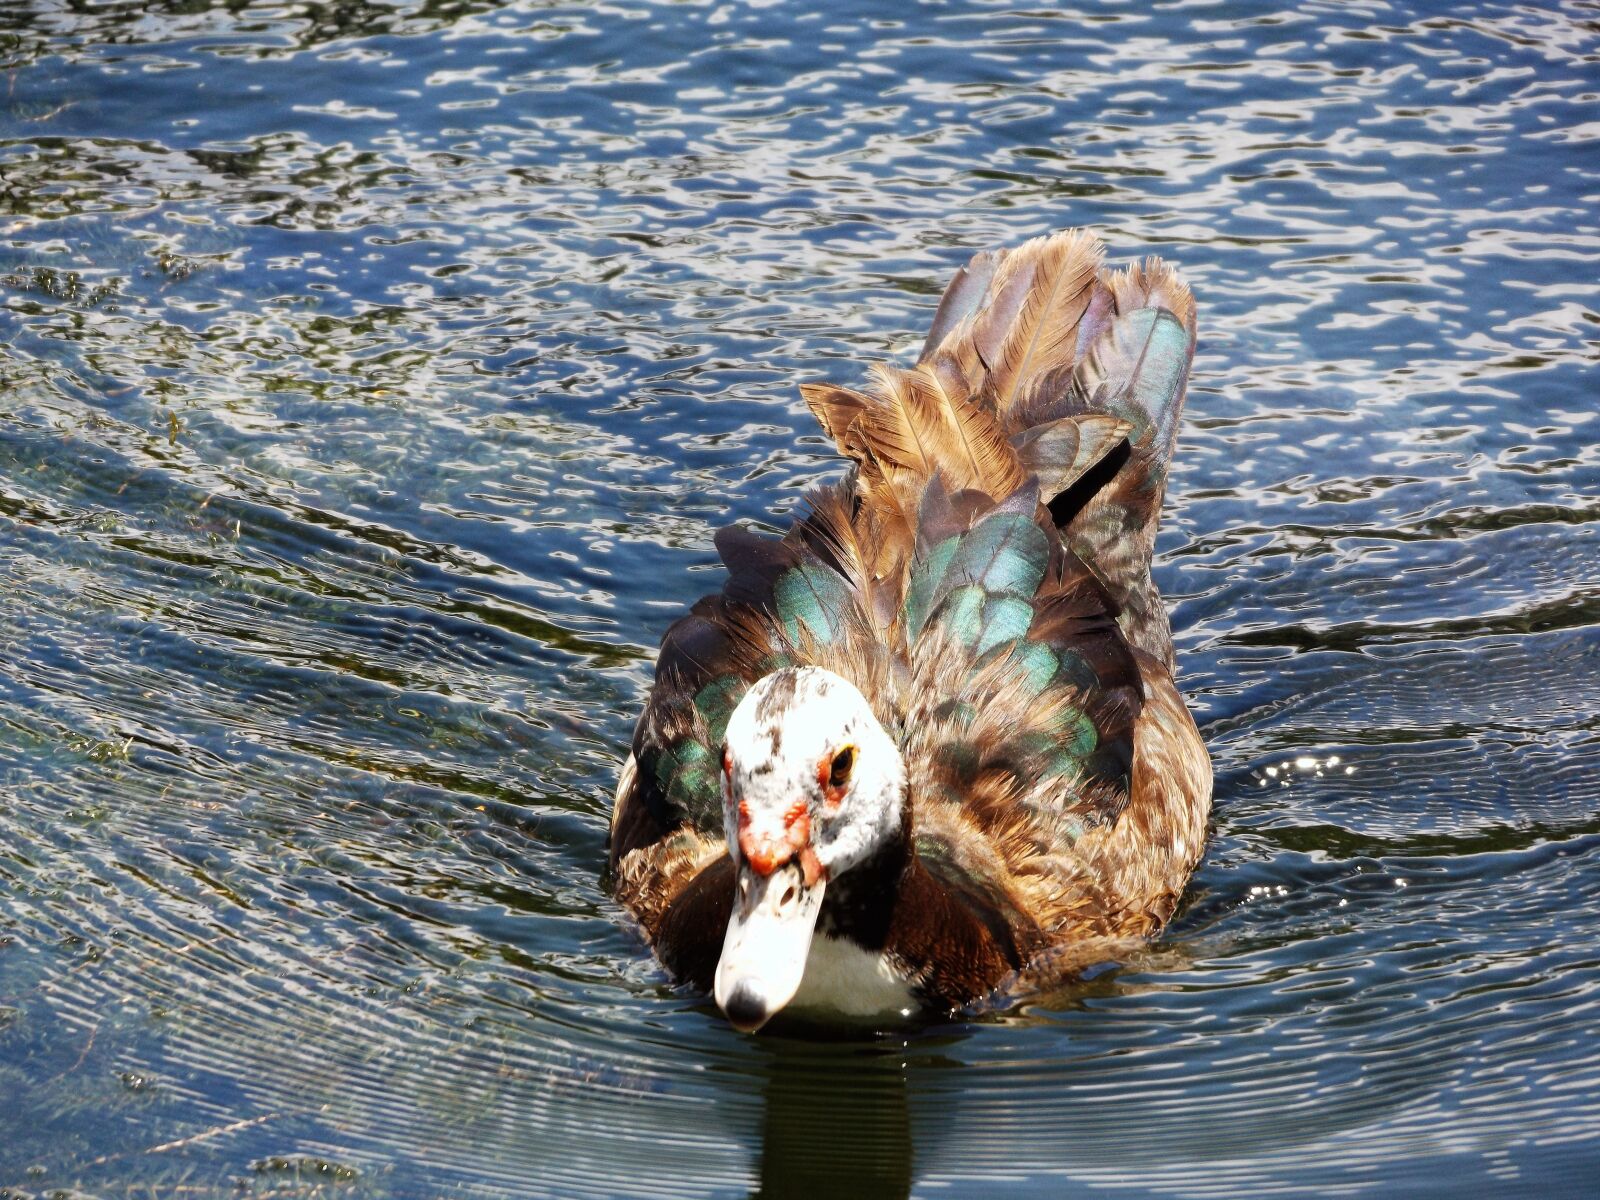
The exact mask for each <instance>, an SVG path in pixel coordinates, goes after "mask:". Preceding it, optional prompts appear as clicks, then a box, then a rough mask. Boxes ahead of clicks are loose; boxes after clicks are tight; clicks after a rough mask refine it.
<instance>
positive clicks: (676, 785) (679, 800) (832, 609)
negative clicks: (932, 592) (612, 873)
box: [611, 526, 861, 862]
mask: <svg viewBox="0 0 1600 1200" xmlns="http://www.w3.org/2000/svg"><path fill="white" fill-rule="evenodd" d="M716 543H717V550H718V553H719V554H720V555H721V557H722V560H723V563H724V565H725V566H726V567H727V569H728V578H727V581H726V582H725V584H724V585H723V590H722V594H721V595H717V596H708V597H706V598H704V599H702V600H701V601H699V603H697V604H696V605H695V606H694V608H693V609H692V610H691V611H690V613H689V615H688V616H686V617H684V618H682V619H681V620H679V621H677V622H676V623H675V624H673V626H672V627H671V628H670V629H668V630H667V634H666V637H665V638H664V639H663V640H662V643H661V652H660V654H659V656H658V657H657V659H656V681H655V686H654V687H653V688H652V690H651V693H650V700H649V703H648V704H647V705H646V706H645V710H644V712H643V714H642V715H641V716H640V718H639V723H638V725H637V726H636V727H635V730H634V736H633V744H632V752H633V757H634V762H635V767H636V770H635V773H634V784H633V786H634V789H635V795H633V796H632V797H630V802H629V804H628V805H627V806H626V811H627V813H628V820H627V821H626V822H625V823H621V824H619V826H618V827H617V828H615V829H614V830H613V834H612V847H611V855H612V861H613V862H616V861H617V860H618V859H620V858H621V856H622V855H624V854H626V853H627V852H628V851H629V850H630V849H633V848H635V847H636V846H641V845H647V844H649V843H651V842H654V841H656V840H659V839H660V838H661V837H663V836H665V835H667V834H669V833H671V832H672V831H674V830H676V829H679V828H681V827H682V826H685V825H687V826H690V827H692V828H694V829H696V830H699V831H700V832H702V833H706V834H712V835H716V834H720V832H721V830H722V795H721V784H720V781H719V778H718V775H719V771H720V769H721V755H722V742H723V738H724V736H725V734H726V732H727V727H728V719H729V718H730V717H731V716H732V715H733V710H734V709H735V708H736V707H738V704H739V701H741V700H742V699H744V695H745V693H746V692H747V691H748V690H749V689H750V685H751V684H753V683H754V682H755V681H756V680H758V679H760V678H761V677H762V676H763V675H767V674H770V673H771V672H773V671H776V670H780V669H781V668H783V667H786V666H793V665H795V664H796V663H799V662H802V661H805V660H806V655H808V654H812V655H814V654H816V653H817V652H818V651H819V650H822V651H825V650H826V649H827V648H828V647H830V646H833V645H835V644H837V643H838V642H839V641H840V640H841V639H842V638H844V637H845V636H846V631H847V629H848V628H849V627H850V624H851V623H852V622H855V623H858V624H859V623H861V615H860V613H861V604H860V597H859V596H858V595H857V593H856V591H855V589H854V588H853V587H852V584H851V583H850V581H849V580H847V579H846V578H845V577H844V576H843V575H842V574H841V573H840V571H839V569H838V568H837V567H836V566H835V565H834V564H833V563H831V562H829V561H827V560H826V559H824V558H823V557H821V556H820V555H819V554H817V553H816V552H815V550H814V549H813V548H812V547H811V546H810V545H809V544H808V543H807V542H806V540H805V538H804V537H802V536H800V535H799V533H796V534H795V535H793V536H790V537H788V538H785V539H783V540H781V541H780V540H777V539H773V538H764V537H761V536H760V535H758V534H755V533H751V532H750V531H748V530H745V529H742V528H739V527H737V526H730V527H729V528H727V529H724V530H721V531H720V532H719V533H718V534H717V537H716Z"/></svg>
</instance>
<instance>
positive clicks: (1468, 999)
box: [0, 0, 1600, 1200]
mask: <svg viewBox="0 0 1600 1200" xmlns="http://www.w3.org/2000/svg"><path fill="white" fill-rule="evenodd" d="M1442 12H1443V6H1434V5H1428V4H1414V5H1404V4H1388V3H1365V2H1353V3H1338V4H1333V3H1301V4H1297V5H1294V6H1289V7H1285V8H1283V9H1282V10H1281V11H1274V10H1273V9H1272V8H1271V7H1270V6H1267V5H1246V4H1224V3H1200V2H1192V0H1191V2H1188V3H1177V4H1171V3H1169V4H1159V3H1157V4H1149V3H1146V4H1133V3H1127V4H1108V5H1104V6H1101V5H1094V6H1089V7H1084V8H1081V9H1068V10H1059V11H1058V10H1054V9H1051V8H1049V7H1047V6H1040V7H1037V8H1028V9H1016V8H1008V7H1006V6H1005V5H1003V4H973V3H966V2H953V3H948V4H925V5H913V4H908V3H896V4H879V5H876V6H869V5H851V6H840V11H839V12H838V13H834V12H832V11H829V10H828V9H826V8H821V7H819V6H817V5H816V4H815V3H814V0H813V3H810V4H807V3H805V2H804V0H798V2H796V3H793V4H772V3H767V4H758V3H754V2H747V3H740V2H736V0H727V2H717V3H706V4H695V3H678V4H668V3H659V4H658V3H649V2H645V0H623V2H621V3H617V4H612V5H582V6H576V5H575V6H566V7H563V6H560V5H543V4H537V3H525V4H512V5H507V6H496V5H491V4H487V3H479V2H474V0H458V2H455V3H440V2H428V3H388V4H377V3H363V2H360V0H349V2H346V3H340V4H337V5H326V6H323V5H254V4H239V3H236V4H233V5H229V6H222V5H215V6H212V5H208V4H205V3H193V2H182V3H180V2H171V3H124V2H111V3H100V4H94V5H65V4H59V3H46V2H44V0H32V2H28V0H23V2H19V0H0V662H3V663H4V666H3V668H0V1196H4V1197H33V1196H58V1195H59V1196H66V1195H72V1196H96V1197H111V1196H123V1195H149V1194H156V1195H170V1196H177V1195H185V1196H189V1195H198V1196H206V1195H217V1196H223V1195H227V1196H237V1195H245V1196H261V1197H266V1196H271V1197H279V1196H313V1195H314V1196H331V1195H339V1196H372V1197H379V1196H382V1197H390V1196H393V1197H402V1198H406V1197H417V1198H419V1200H420V1198H423V1197H428V1198H432V1197H444V1196H450V1197H456V1196H460V1197H491V1196H505V1195H517V1196H554V1197H578V1196H603V1195H629V1196H633V1195H662V1196H685V1197H699V1196H719V1197H720V1196H745V1195H754V1194H759V1195H762V1196H765V1197H781V1196H798V1195H801V1194H804V1195H806V1196H808V1197H815V1196H819V1195H835V1194H837V1195H852V1196H857V1195H858V1196H905V1195H918V1196H934V1195H974V1196H977V1195H982V1196H989V1195H1018V1196H1039V1197H1044V1196H1052V1197H1053V1196H1058V1195H1062V1194H1064V1193H1067V1192H1072V1193H1077V1192H1080V1191H1086V1190H1096V1191H1104V1192H1109V1193H1117V1194H1151V1193H1153V1194H1160V1195H1173V1196H1214V1195H1226V1196H1249V1195H1265V1194H1269V1193H1271V1194H1283V1193H1298V1194H1326V1193H1329V1192H1332V1191H1335V1190H1337V1191H1339V1192H1341V1193H1346V1194H1380V1193H1383V1194H1392V1193H1394V1192H1398V1191H1403V1192H1405V1193H1406V1194H1417V1195H1441V1196H1443V1195H1450V1196H1457V1195H1461V1194H1463V1193H1468V1192H1489V1191H1491V1190H1492V1191H1493V1192H1496V1193H1499V1192H1506V1193H1521V1194H1543V1195H1550V1194H1580V1193H1581V1192H1582V1190H1583V1188H1584V1187H1585V1180H1587V1181H1588V1186H1592V1183H1593V1180H1594V1178H1595V1177H1596V1174H1597V1172H1600V1100H1597V1096H1600V1040H1597V1037H1596V1031H1597V1029H1600V536H1597V534H1600V501H1597V496H1600V453H1597V450H1596V443H1597V435H1600V422H1597V420H1596V418H1597V416H1600V371H1597V366H1596V363H1597V358H1600V216H1597V214H1600V5H1596V4H1594V3H1578V2H1569V3H1564V4H1558V3H1551V4H1548V5H1541V6H1538V7H1531V6H1525V7H1515V6H1505V5H1496V4H1487V3H1480V4H1463V5H1457V6H1451V7H1450V15H1448V16H1446V15H1439V14H1440V13H1442ZM1070 225H1082V226H1089V227H1092V228H1093V229H1095V230H1096V231H1098V232H1099V233H1100V235H1101V236H1102V237H1103V238H1104V239H1105V241H1106V243H1107V244H1108V246H1109V248H1110V252H1111V256H1112V258H1113V259H1114V260H1117V261H1128V260H1131V259H1133V258H1135V257H1138V256H1142V255H1144V254H1147V253H1160V254H1162V255H1164V256H1167V257H1169V258H1171V259H1173V260H1175V261H1176V262H1178V263H1179V264H1180V265H1181V267H1182V269H1183V271H1184V273H1185V275H1186V277H1187V278H1188V280H1189V281H1190V282H1191V283H1192V285H1193V286H1194V289H1195V293H1196V295H1197V298H1198V300H1199V304H1200V350H1199V354H1198V357H1197V359H1196V362H1195V375H1194V383H1193V385H1192V388H1191V392H1190V400H1189V408H1188V410H1187V413H1186V419H1185V423H1184V428H1183V433H1182V442H1181V445H1180V451H1179V460H1178V463H1177V466H1176V470H1175V472H1174V479H1173V485H1172V491H1171V500H1170V513H1169V519H1168V522H1167V525H1166V527H1165V530H1164V532H1163V535H1162V538H1161V541H1160V546H1159V552H1160V556H1161V565H1160V566H1159V569H1158V578H1159V581H1160V583H1161V586H1162V588H1163V590H1164V592H1165V594H1166V595H1167V597H1168V598H1169V600H1170V602H1171V605H1172V607H1173V610H1174V626H1175V628H1176V630H1177V631H1178V638H1179V656H1180V663H1181V666H1182V671H1183V675H1182V680H1183V684H1184V686H1185V688H1186V690H1187V691H1188V694H1189V696H1190V698H1191V703H1192V705H1193V708H1194V710H1195V712H1196V715H1197V718H1198V719H1199V721H1200V723H1201V727H1202V730H1203V732H1204V734H1205V736H1206V738H1207V741H1208V743H1209V745H1210V747H1211V752H1212V755H1213V758H1214V760H1215V762H1216V767H1217V808H1216V817H1215V821H1214V832H1213V838H1212V843H1211V846H1210V849H1209V852H1208V856H1207V859H1206V862H1205V864H1204V865H1203V867H1202V868H1201V870H1200V871H1199V873H1198V874H1197V875H1196V877H1195V881H1194V883H1193V885H1192V888H1191V892H1190V899H1189V901H1188V903H1187V905H1186V907H1185V908H1184V909H1183V910H1182V911H1181V913H1180V915H1179V917H1178V919H1177V920H1176V921H1175V923H1174V924H1173V926H1172V928H1171V929H1170V931H1169V933H1168V934H1167V936H1166V937H1164V938H1163V939H1162V941H1161V942H1160V943H1158V944H1157V945H1156V946H1155V947H1153V948H1152V950H1151V951H1150V953H1149V955H1148V956H1147V957H1146V958H1144V959H1141V960H1139V961H1133V962H1129V963H1127V964H1124V965H1123V966H1122V967H1121V968H1120V969H1119V970H1116V971H1113V972H1111V973H1108V974H1106V975H1102V976H1100V977H1099V978H1097V979H1095V980H1093V981H1092V982H1089V983H1086V984H1083V985H1081V986H1079V987H1077V988H1074V989H1069V990H1067V991H1066V992H1064V993H1062V994H1061V995H1059V996H1053V997H1049V998H1047V999H1045V1000H1043V1001H1041V1002H1039V1003H1035V1004H1031V1005H1027V1006H1024V1007H1023V1008H1020V1009H1018V1010H1015V1011H1012V1012H1009V1013H1004V1014H997V1015H993V1016H988V1017H983V1018H979V1019H974V1020H971V1021H969V1022H965V1023H961V1024H957V1025H953V1026H939V1027H934V1028H931V1029H928V1030H925V1031H920V1032H914V1033H912V1034H909V1035H908V1034H906V1033H904V1032H902V1033H899V1034H896V1035H893V1036H885V1037H882V1038H877V1039H873V1038H865V1037H858V1038H854V1039H849V1040H842V1041H829V1040H816V1039H813V1040H805V1039H799V1038H791V1037H782V1036H762V1037H759V1038H754V1039H751V1038H746V1037H741V1036H739V1035H736V1034H734V1033H733V1032H731V1031H730V1030H729V1029H728V1028H727V1027H726V1025H725V1024H724V1023H723V1022H722V1021H721V1020H720V1018H719V1017H718V1015H717V1014H716V1012H715V1010H714V1009H713V1008H712V1007H710V1006H708V1005H707V1004H705V1003H704V1002H702V1001H700V1000H698V999H697V998H695V997H694V996H691V995H686V994H682V993H680V992H678V991H675V990H674V989H673V988H672V987H671V986H670V984H669V983H668V981H667V980H666V979H665V978H664V977H663V975H662V974H661V972H660V971H659V969H658V968H657V967H656V966H655V965H654V964H653V962H652V961H651V959H650V957H649V954H648V952H647V951H646V950H645V949H644V948H643V947H642V945H641V943H640V941H639V939H638V937H637V935H636V934H635V933H634V932H633V931H632V930H631V928H630V926H629V924H628V922H627V920H626V919H625V917H624V915H623V914H622V913H621V912H620V911H619V909H618V907H617V905H616V904H614V903H613V902H612V901H611V900H610V899H609V897H608V895H607V892H606V889H605V881H604V879H603V878H602V864H603V861H604V843H605V828H606V820H607V816H608V812H609V807H610V793H611V788H612V785H613V781H614V778H615V772H616V770H617V767H618V765H619V761H620V757H621V755H622V754H623V753H624V750H625V745H626V742H627V739H628V736H629V732H630V730H631V728H632V723H633V719H634V716H635V715H636V713H637V711H638V708H639V705H640V703H641V700H642V696H643V693H644V689H645V688H646V686H647V684H648V680H649V677H650V663H651V655H652V653H653V648H654V646H655V645H656V643H657V641H658V639H659V637H660V635H661V633H662V631H663V630H664V629H665V628H666V626H667V625H668V624H669V623H670V622H671V620H672V619H673V618H674V616H675V615H676V614H678V613H679V612H680V611H681V610H682V609H683V607H684V606H685V605H686V604H687V603H689V602H690V601H692V600H693V599H694V598H695V597H696V596H698V595H699V594H701V593H703V592H705V591H708V590H711V589H712V588H714V587H716V586H717V583H718V578H719V576H718V573H717V568H716V567H715V556H714V554H713V552H712V550H711V540H710V539H711V534H712V531H713V530H714V529H715V528H716V527H717V526H719V525H721V524H723V523H726V522H728V521H730V520H734V519H740V520H746V521H753V522H756V523H757V524H762V525H766V526H772V527H781V525H782V524H783V522H784V521H785V520H786V517H787V514H788V513H789V512H790V511H791V510H792V509H793V507H794V505H795V504H796V502H797V501H798V499H799V497H800V495H801V492H802V490H803V489H804V488H805V487H806V486H807V485H809V484H810V483H812V482H814V481H817V480H819V479H825V478H830V477H832V476H834V475H835V474H836V473H837V472H838V470H839V464H838V462H837V460H836V459H835V458H834V457H833V456H832V453H831V448H830V447H829V446H827V445H826V444H825V443H824V441H823V439H822V438H821V436H820V435H819V433H818V431H817V430H816V429H815V427H814V426H813V424H812V422H811V419H810V417H809V416H808V415H807V414H806V412H805V410H804V408H803V406H802V404H801V403H800V401H799V397H798V394H797V391H796V384H797V383H798V382H800V381H803V380H807V379H821V378H827V379H831V380H835V381H838V382H843V383H851V382H855V381H859V380H860V379H861V378H862V375H863V371H864V366H865V363H867V362H868V361H870V360H873V359H885V358H887V359H896V358H903V357H905V356H907V355H908V354H914V352H915V349H916V347H917V346H919V345H920V342H921V338H922V335H923V333H924V331H925V329H926V326H927V323H928V320H929V318H930V316H931V314H932V309H933V306H934V303H935V301H936V299H937V295H938V292H939V290H940V289H941V288H942V286H943V283H944V281H945V279H946V278H947V277H948V275H949V273H950V272H951V271H952V270H953V268H954V267H955V265H956V264H958V263H959V262H961V261H963V260H964V258H965V257H966V256H967V255H968V254H969V253H970V252H971V251H972V250H974V249H976V248H979V247H983V246H989V245H1001V244H1009V243H1014V242H1017V241H1019V240H1021V239H1023V238H1026V237H1029V236H1032V235H1035V234H1039V233H1043V232H1046V231H1048V230H1051V229H1055V228H1060V227H1065V226H1070Z"/></svg>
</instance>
